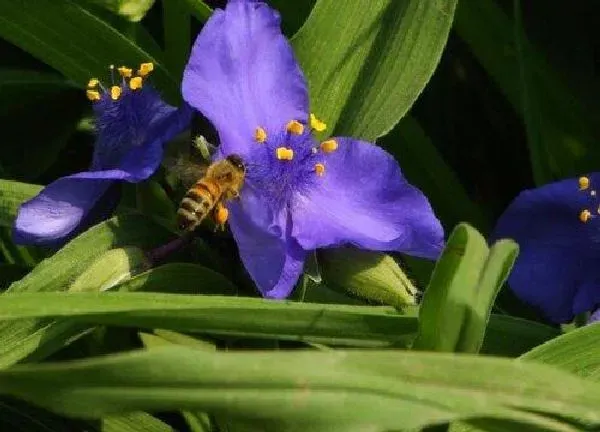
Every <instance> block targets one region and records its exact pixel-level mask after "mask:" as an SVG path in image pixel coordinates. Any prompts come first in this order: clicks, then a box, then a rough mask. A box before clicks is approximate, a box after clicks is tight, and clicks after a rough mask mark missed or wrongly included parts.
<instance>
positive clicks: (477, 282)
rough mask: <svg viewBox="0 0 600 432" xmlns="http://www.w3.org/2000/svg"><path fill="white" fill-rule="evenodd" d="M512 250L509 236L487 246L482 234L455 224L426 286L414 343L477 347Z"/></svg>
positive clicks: (426, 347)
mask: <svg viewBox="0 0 600 432" xmlns="http://www.w3.org/2000/svg"><path fill="white" fill-rule="evenodd" d="M516 255H517V246H516V244H515V243H514V242H512V241H510V240H502V241H499V242H498V243H496V244H495V245H493V246H492V248H491V249H489V248H488V247H487V244H486V241H485V239H484V238H483V237H482V236H481V234H479V233H478V232H477V231H476V230H474V229H473V228H471V227H470V226H469V225H466V224H459V225H458V226H457V227H456V228H455V229H454V231H452V234H450V238H449V239H448V244H447V246H446V249H445V250H444V252H443V254H442V256H441V257H440V259H439V261H438V263H437V265H436V268H435V271H434V273H433V275H432V277H431V282H430V283H429V286H428V287H427V291H426V292H425V296H424V298H423V303H422V306H421V309H420V311H419V335H418V337H417V339H416V341H415V344H414V347H415V348H416V349H421V350H432V351H457V352H468V353H476V352H478V351H479V349H480V347H481V344H482V342H483V338H484V333H485V329H486V326H487V321H488V319H489V316H490V313H491V307H492V304H493V302H494V299H495V298H496V294H497V293H498V290H499V289H500V288H501V286H502V284H503V283H504V280H505V279H506V277H507V276H508V273H509V271H510V269H511V267H512V264H513V263H514V260H515V258H516Z"/></svg>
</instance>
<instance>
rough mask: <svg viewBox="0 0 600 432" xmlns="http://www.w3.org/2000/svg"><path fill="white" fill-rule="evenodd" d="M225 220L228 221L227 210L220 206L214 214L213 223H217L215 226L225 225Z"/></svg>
mask: <svg viewBox="0 0 600 432" xmlns="http://www.w3.org/2000/svg"><path fill="white" fill-rule="evenodd" d="M227 219H229V210H227V209H226V208H225V207H222V206H221V207H219V209H218V210H217V212H216V214H215V222H216V223H217V225H225V222H227Z"/></svg>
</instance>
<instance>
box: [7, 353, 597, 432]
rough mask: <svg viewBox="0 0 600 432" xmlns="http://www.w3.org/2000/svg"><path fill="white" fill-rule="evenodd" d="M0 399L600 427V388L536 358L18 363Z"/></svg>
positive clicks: (328, 419)
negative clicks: (535, 419)
mask: <svg viewBox="0 0 600 432" xmlns="http://www.w3.org/2000/svg"><path fill="white" fill-rule="evenodd" d="M548 383H557V384H559V385H554V386H548V385H547V384H548ZM0 392H4V393H8V394H11V395H13V396H17V397H21V398H24V399H25V400H28V401H30V402H33V403H35V404H39V405H40V406H43V407H45V408H48V409H51V410H53V411H56V412H59V413H64V414H68V415H75V416H82V417H88V418H90V417H91V418H94V417H99V416H103V415H106V414H117V413H123V412H128V411H135V410H148V411H157V410H173V409H185V410H205V411H206V412H209V413H211V414H226V413H227V414H229V415H231V414H232V413H235V415H236V416H237V417H240V418H246V419H254V420H272V421H277V420H280V421H287V422H293V423H295V424H296V425H297V427H298V429H297V430H302V429H300V428H301V427H306V426H308V425H312V427H313V428H314V427H315V426H321V427H325V426H329V427H336V428H337V429H338V430H339V427H340V426H342V425H345V426H346V427H348V426H350V425H352V426H353V427H354V428H355V429H356V428H357V426H362V427H363V428H367V427H368V429H369V430H375V431H379V430H381V431H384V430H398V429H416V428H421V427H424V426H427V425H430V424H434V423H440V422H444V421H451V420H458V419H468V418H473V417H482V416H486V415H487V416H494V417H500V418H505V419H509V420H516V421H519V420H521V419H522V415H521V412H522V411H530V412H531V411H535V412H539V413H547V414H559V415H561V416H568V417H571V418H578V419H580V420H581V421H584V422H587V423H588V424H589V425H590V426H596V427H598V426H599V425H600V415H599V414H598V409H597V407H598V404H600V386H599V385H598V384H596V383H593V382H589V381H586V380H584V379H582V378H579V377H577V376H575V375H571V374H570V373H568V372H564V371H560V370H558V369H555V368H552V367H550V366H546V365H541V364H537V363H529V362H526V361H520V362H516V361H513V360H507V359H495V358H485V357H477V356H456V355H449V354H439V353H423V352H406V351H404V352H403V351H390V350H386V351H364V352H361V351H343V350H340V351H321V352H319V351H301V350H297V351H293V352H207V351H199V350H196V349H190V348H183V347H165V348H160V349H158V348H157V349H154V350H149V351H145V352H137V353H128V354H121V355H113V356H108V357H104V358H96V359H89V360H84V361H76V362H69V363H64V364H45V365H23V366H15V367H13V368H10V369H8V370H3V371H0ZM275 401H276V403H275ZM334 430H335V429H334ZM350 430H352V428H351V429H350Z"/></svg>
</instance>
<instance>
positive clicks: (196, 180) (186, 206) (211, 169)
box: [172, 138, 246, 232]
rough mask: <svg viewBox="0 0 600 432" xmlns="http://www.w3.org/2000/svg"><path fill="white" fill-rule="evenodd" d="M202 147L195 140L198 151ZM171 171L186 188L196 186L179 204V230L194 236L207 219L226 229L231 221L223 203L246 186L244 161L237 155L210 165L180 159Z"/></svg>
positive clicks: (236, 195)
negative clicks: (187, 185) (188, 185)
mask: <svg viewBox="0 0 600 432" xmlns="http://www.w3.org/2000/svg"><path fill="white" fill-rule="evenodd" d="M199 143H200V144H202V145H205V144H207V143H206V141H204V142H202V141H200V142H199V140H198V138H196V140H195V142H194V145H195V146H196V147H198V144H199ZM200 150H201V151H202V148H200ZM202 153H204V152H202ZM172 169H173V171H175V172H176V174H177V175H178V176H179V177H180V178H181V179H182V180H183V182H184V184H185V183H187V184H190V183H193V184H192V185H191V187H190V188H189V189H188V191H187V192H186V194H185V196H184V197H183V199H182V200H181V203H180V204H179V209H178V210H177V225H178V227H179V228H180V229H181V230H182V231H186V232H192V231H194V230H195V229H196V227H197V226H198V225H200V223H201V222H202V221H203V220H204V219H205V218H206V217H210V218H211V219H212V220H213V222H214V223H215V225H216V226H217V227H218V228H221V229H224V226H225V222H227V218H228V217H229V211H228V210H227V208H226V207H225V205H224V203H225V201H227V200H231V199H235V198H238V197H239V194H240V190H241V189H242V186H243V185H244V178H245V175H246V166H245V164H244V161H243V159H242V158H241V157H240V156H239V155H237V154H230V155H228V156H227V157H225V158H224V159H221V160H219V161H216V162H214V163H211V164H208V165H206V164H204V165H202V164H198V163H195V162H192V161H191V160H182V159H179V160H178V161H177V162H176V163H175V166H173V168H172ZM186 180H187V181H186ZM190 180H191V181H190Z"/></svg>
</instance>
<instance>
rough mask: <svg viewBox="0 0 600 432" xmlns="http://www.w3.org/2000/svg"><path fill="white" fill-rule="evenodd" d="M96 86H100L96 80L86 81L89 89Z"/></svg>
mask: <svg viewBox="0 0 600 432" xmlns="http://www.w3.org/2000/svg"><path fill="white" fill-rule="evenodd" d="M98 84H100V81H98V78H90V80H89V81H88V85H87V86H88V87H89V88H94V87H96V86H97V85H98Z"/></svg>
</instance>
